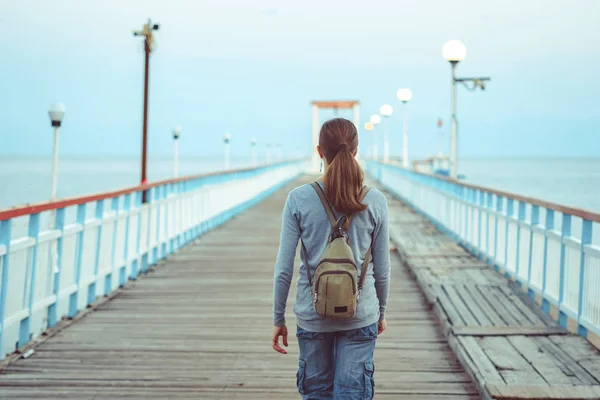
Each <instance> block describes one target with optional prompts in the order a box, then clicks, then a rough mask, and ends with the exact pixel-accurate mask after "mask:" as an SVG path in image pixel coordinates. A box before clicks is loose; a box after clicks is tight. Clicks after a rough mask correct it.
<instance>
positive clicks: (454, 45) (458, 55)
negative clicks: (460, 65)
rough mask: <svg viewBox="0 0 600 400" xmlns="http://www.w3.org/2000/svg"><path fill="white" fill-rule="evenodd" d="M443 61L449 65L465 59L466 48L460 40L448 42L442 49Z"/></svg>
mask: <svg viewBox="0 0 600 400" xmlns="http://www.w3.org/2000/svg"><path fill="white" fill-rule="evenodd" d="M442 55H443V56H444V59H446V60H447V61H450V62H451V63H457V62H459V61H462V60H464V59H465V56H466V55H467V48H466V47H465V45H464V44H463V43H462V42H461V41H460V40H450V41H448V42H447V43H446V44H445V45H444V47H443V48H442Z"/></svg>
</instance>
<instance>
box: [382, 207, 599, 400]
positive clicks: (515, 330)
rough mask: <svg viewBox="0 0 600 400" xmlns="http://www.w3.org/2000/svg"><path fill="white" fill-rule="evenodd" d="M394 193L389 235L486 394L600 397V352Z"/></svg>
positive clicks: (513, 396)
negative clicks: (543, 310) (399, 199)
mask: <svg viewBox="0 0 600 400" xmlns="http://www.w3.org/2000/svg"><path fill="white" fill-rule="evenodd" d="M388 198H389V199H390V203H389V208H390V220H391V223H390V235H391V237H392V240H393V241H394V242H395V243H397V245H398V247H399V253H400V257H401V258H402V260H403V263H404V265H406V266H407V267H408V268H409V269H410V270H411V271H412V272H413V274H414V276H415V277H416V278H417V281H418V283H419V285H420V287H421V289H422V290H423V291H424V292H425V294H426V296H427V299H428V301H429V302H430V303H431V305H432V306H433V309H434V310H435V311H436V313H437V314H438V316H439V318H440V320H441V321H442V322H443V325H444V332H445V333H446V335H447V338H448V340H449V342H450V344H451V346H452V348H453V349H454V351H455V352H456V354H457V355H458V356H459V359H460V360H461V361H462V363H463V365H464V366H465V367H466V368H467V371H468V372H469V373H470V375H471V376H472V377H473V378H474V380H475V382H476V383H477V385H478V387H479V389H480V391H481V393H482V394H483V396H484V397H485V398H494V399H540V400H541V399H600V351H598V350H597V349H596V348H595V347H594V346H593V345H592V344H590V343H589V342H588V341H587V340H586V339H584V338H583V337H581V336H577V335H573V334H570V333H569V332H568V331H566V330H564V329H562V328H561V327H560V326H559V325H558V324H557V323H556V322H555V321H554V320H553V319H552V318H551V317H549V316H548V315H546V314H545V313H543V312H542V311H541V309H540V307H539V306H538V305H537V304H534V303H533V302H532V301H531V300H530V299H529V298H528V297H527V296H526V295H525V293H523V291H522V290H521V289H520V288H519V287H517V286H516V285H515V284H513V283H512V282H509V281H508V280H507V279H505V278H504V277H503V276H502V275H500V274H499V273H497V272H496V271H494V270H493V269H492V268H491V267H489V266H488V265H487V264H486V263H484V262H483V261H481V260H479V259H478V258H476V257H474V256H472V255H471V254H470V253H468V252H467V251H466V250H465V249H464V248H462V247H460V246H459V245H458V244H456V243H455V242H454V240H452V239H451V238H450V237H449V236H447V235H445V234H444V233H442V232H440V231H439V230H437V229H436V228H435V227H434V226H433V225H432V224H431V223H430V222H429V221H428V220H427V219H426V218H425V217H424V216H422V215H420V214H417V213H416V212H415V211H414V210H413V209H412V208H410V207H408V206H407V205H405V204H403V203H401V202H400V201H398V200H396V199H392V197H391V196H388Z"/></svg>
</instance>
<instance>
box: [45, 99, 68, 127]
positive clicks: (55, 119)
mask: <svg viewBox="0 0 600 400" xmlns="http://www.w3.org/2000/svg"><path fill="white" fill-rule="evenodd" d="M48 116H49V117H50V121H52V126H56V127H59V126H60V124H61V123H62V120H63V117H64V116H65V106H64V104H62V103H54V104H52V105H51V106H50V108H49V109H48Z"/></svg>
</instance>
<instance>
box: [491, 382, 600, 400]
mask: <svg viewBox="0 0 600 400" xmlns="http://www.w3.org/2000/svg"><path fill="white" fill-rule="evenodd" d="M486 389H487V390H488V392H489V393H490V395H491V396H492V398H494V399H498V400H520V399H524V400H525V399H527V400H551V399H570V400H589V399H596V400H597V399H600V387H599V386H568V387H561V386H551V387H540V386H530V385H519V386H502V385H492V384H490V385H486Z"/></svg>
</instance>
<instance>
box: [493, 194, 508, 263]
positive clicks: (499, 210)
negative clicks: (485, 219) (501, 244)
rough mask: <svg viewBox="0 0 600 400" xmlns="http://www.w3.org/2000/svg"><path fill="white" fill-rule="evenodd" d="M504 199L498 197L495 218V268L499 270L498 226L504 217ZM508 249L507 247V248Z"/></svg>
mask: <svg viewBox="0 0 600 400" xmlns="http://www.w3.org/2000/svg"><path fill="white" fill-rule="evenodd" d="M503 207H504V197H502V196H496V217H495V218H494V232H495V233H494V268H495V269H496V270H499V268H500V264H499V263H498V225H499V223H498V222H499V219H500V218H501V217H502V216H503V213H502V211H503ZM505 247H506V246H505Z"/></svg>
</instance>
